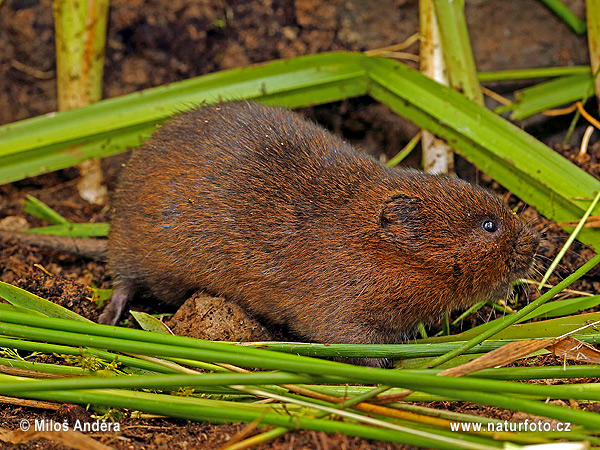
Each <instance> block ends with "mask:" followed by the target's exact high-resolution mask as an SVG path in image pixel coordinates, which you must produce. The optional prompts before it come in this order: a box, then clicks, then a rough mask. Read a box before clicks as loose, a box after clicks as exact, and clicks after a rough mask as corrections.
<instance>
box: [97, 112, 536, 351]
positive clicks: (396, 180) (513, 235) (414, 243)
mask: <svg viewBox="0 0 600 450" xmlns="http://www.w3.org/2000/svg"><path fill="white" fill-rule="evenodd" d="M537 244H538V238H537V235H536V234H535V233H534V232H532V231H531V230H530V229H529V228H528V227H527V226H526V225H525V224H524V223H523V222H522V221H521V220H520V219H519V218H518V217H517V216H516V215H515V214H514V213H513V212H512V211H510V210H509V209H508V208H507V207H506V206H505V205H504V204H503V203H502V202H501V201H500V200H499V199H498V198H497V197H496V196H495V195H493V194H491V193H489V192H487V191H486V190H484V189H482V188H479V187H477V186H473V185H471V184H469V183H466V182H464V181H461V180H460V179H457V178H452V177H447V176H434V175H426V174H424V173H422V172H419V171H412V170H398V169H390V168H387V167H385V166H384V165H382V164H380V163H379V162H377V161H375V160H373V159H371V158H369V157H367V156H364V155H362V154H360V153H358V152H356V151H355V150H353V149H352V147H351V146H350V145H349V144H347V143H346V142H344V141H343V140H341V139H340V138H338V137H336V136H333V135H331V134H330V133H328V132H327V131H326V130H324V129H322V128H321V127H319V126H317V125H315V124H312V123H310V122H307V121H306V120H303V119H302V118H300V117H299V116H298V115H296V114H295V113H292V112H290V111H288V110H285V109H280V108H272V107H266V106H262V105H259V104H252V103H246V102H234V103H226V104H219V105H214V106H207V107H203V108H200V109H197V110H195V111H192V112H189V113H185V114H182V115H180V116H178V117H176V118H174V119H172V120H171V121H169V122H168V123H167V124H166V125H164V126H163V127H161V128H160V129H159V130H158V131H157V132H156V133H155V134H154V136H153V137H152V138H151V139H150V140H148V141H147V142H146V143H145V144H144V145H143V146H142V147H141V148H139V149H137V150H135V151H134V153H133V155H132V157H131V159H130V161H129V162H128V164H127V165H126V167H125V168H124V169H123V171H122V173H121V178H120V185H119V188H118V190H117V192H116V195H115V201H114V211H113V219H112V223H111V231H110V235H109V267H110V269H111V271H112V273H113V276H114V284H115V295H114V297H113V303H112V307H111V309H109V310H108V312H107V313H106V314H105V315H104V321H105V322H110V321H114V320H115V318H118V316H119V315H120V313H121V311H122V309H123V307H124V302H125V301H126V300H127V298H129V297H130V296H132V295H133V294H134V293H136V292H139V291H140V290H146V291H149V293H150V294H151V295H153V296H154V297H156V298H158V299H161V300H163V301H166V302H174V303H177V302H182V301H183V300H184V299H185V298H186V296H187V295H188V294H189V293H190V292H191V291H194V290H198V289H202V290H205V291H206V292H208V293H210V294H214V295H223V296H225V297H227V298H228V299H229V300H232V301H235V302H236V303H238V304H239V305H241V306H242V307H243V308H245V309H246V310H247V311H248V312H249V313H250V314H252V315H255V316H258V317H260V318H262V319H264V320H267V321H269V322H272V323H283V324H286V325H287V326H289V327H290V328H291V330H292V331H294V332H295V333H297V334H298V335H300V336H302V337H304V338H305V339H307V340H310V341H315V342H325V343H395V342H400V341H401V340H402V339H403V337H404V335H405V332H406V331H407V330H410V329H411V328H413V327H414V326H415V325H416V324H417V323H418V322H419V321H421V320H423V321H425V322H427V321H429V320H431V319H433V318H436V317H439V315H440V314H441V313H443V312H444V311H448V310H452V309H454V308H457V307H464V306H467V305H471V304H473V303H474V302H476V301H479V300H484V299H495V298H499V297H502V296H505V295H507V294H508V293H509V290H510V289H511V282H512V281H514V280H515V279H517V278H519V277H521V276H523V275H525V274H526V273H527V272H528V271H529V270H530V267H531V265H532V261H533V256H534V253H535V250H536V248H537Z"/></svg>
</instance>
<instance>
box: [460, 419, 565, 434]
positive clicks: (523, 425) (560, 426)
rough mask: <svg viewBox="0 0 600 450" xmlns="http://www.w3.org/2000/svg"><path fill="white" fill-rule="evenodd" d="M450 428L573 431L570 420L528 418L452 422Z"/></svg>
mask: <svg viewBox="0 0 600 450" xmlns="http://www.w3.org/2000/svg"><path fill="white" fill-rule="evenodd" d="M450 429H451V430H452V431H464V432H469V431H473V432H479V431H487V432H503V431H513V432H516V431H530V432H536V431H565V432H569V431H571V424H570V423H569V422H544V421H542V420H538V421H533V420H531V421H530V420H529V419H526V420H525V421H524V422H509V421H507V420H505V421H504V422H491V423H487V424H484V423H476V422H450Z"/></svg>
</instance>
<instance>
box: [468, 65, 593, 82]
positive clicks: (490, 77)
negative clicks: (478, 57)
mask: <svg viewBox="0 0 600 450" xmlns="http://www.w3.org/2000/svg"><path fill="white" fill-rule="evenodd" d="M585 74H587V75H589V76H590V77H591V76H592V72H591V71H590V68H589V66H567V67H540V68H536V69H515V70H499V71H489V72H479V73H478V74H477V78H478V79H479V81H480V82H482V83H483V82H488V81H514V80H532V79H536V78H552V77H565V76H570V75H585Z"/></svg>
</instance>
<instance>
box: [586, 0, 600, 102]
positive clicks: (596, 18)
mask: <svg viewBox="0 0 600 450" xmlns="http://www.w3.org/2000/svg"><path fill="white" fill-rule="evenodd" d="M585 6H586V11H587V12H586V16H587V28H588V47H589V50H590V65H591V67H592V73H594V74H598V72H599V71H600V0H586V2H585ZM594 85H595V87H596V98H597V99H599V100H600V78H599V77H598V76H596V77H595V80H594ZM599 103H600V102H599Z"/></svg>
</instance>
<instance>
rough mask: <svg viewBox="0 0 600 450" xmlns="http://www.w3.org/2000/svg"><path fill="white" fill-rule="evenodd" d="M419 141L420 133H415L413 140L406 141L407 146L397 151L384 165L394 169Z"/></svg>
mask: <svg viewBox="0 0 600 450" xmlns="http://www.w3.org/2000/svg"><path fill="white" fill-rule="evenodd" d="M420 140H421V133H417V134H416V135H415V136H413V138H412V139H411V140H410V141H408V144H406V145H405V146H404V148H403V149H402V150H401V151H399V152H398V153H397V154H396V155H395V156H394V157H393V158H392V159H390V160H389V161H388V162H387V163H386V164H385V165H386V166H388V167H394V166H397V165H398V164H400V163H401V162H402V161H403V160H404V159H405V158H406V157H407V156H408V155H410V153H411V152H412V151H413V150H414V148H415V147H416V146H417V144H418V143H419V141H420Z"/></svg>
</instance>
